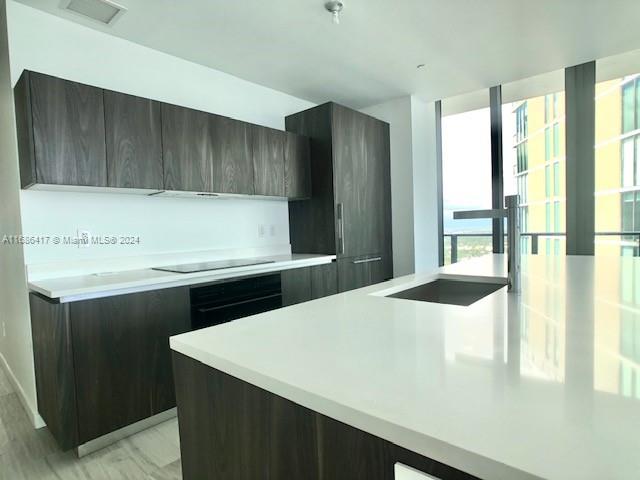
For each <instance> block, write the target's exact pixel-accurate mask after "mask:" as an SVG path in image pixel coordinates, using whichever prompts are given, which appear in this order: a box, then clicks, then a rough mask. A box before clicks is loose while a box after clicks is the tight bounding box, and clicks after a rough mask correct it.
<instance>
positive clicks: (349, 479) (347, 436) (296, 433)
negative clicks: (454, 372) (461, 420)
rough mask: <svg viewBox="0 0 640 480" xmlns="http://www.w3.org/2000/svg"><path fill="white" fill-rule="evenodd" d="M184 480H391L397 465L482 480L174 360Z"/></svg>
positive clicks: (453, 479) (448, 478)
mask: <svg viewBox="0 0 640 480" xmlns="http://www.w3.org/2000/svg"><path fill="white" fill-rule="evenodd" d="M173 368H174V372H175V379H176V399H177V404H178V421H179V424H180V450H181V457H182V475H183V478H184V479H185V480H255V479H268V480H289V479H304V480H393V478H394V472H393V469H394V464H395V463H396V462H398V461H401V462H402V463H405V464H406V465H409V466H411V467H413V468H416V469H418V470H421V471H423V472H425V473H427V474H430V475H437V478H440V479H442V480H477V479H476V477H473V476H471V475H469V474H467V473H464V472H461V471H460V470H456V469H455V468H452V467H450V466H447V465H443V464H441V463H439V462H436V461H434V460H431V459H429V458H426V457H423V456H421V455H418V454H416V453H413V452H409V451H407V450H405V449H403V448H400V447H398V446H396V445H394V444H392V443H390V442H388V441H386V440H384V439H382V438H379V437H376V436H374V435H371V434H369V433H366V432H363V431H362V430H358V429H356V428H354V427H351V426H349V425H346V424H344V423H341V422H339V421H336V420H334V419H332V418H329V417H327V416H325V415H322V414H320V413H318V412H314V411H313V410H309V409H307V408H305V407H302V406H300V405H297V404H295V403H293V402H291V401H289V400H287V399H285V398H282V397H280V396H278V395H275V394H273V393H270V392H267V391H266V390H262V389H260V388H258V387H255V386H253V385H251V384H249V383H246V382H243V381H241V380H239V379H237V378H234V377H232V376H230V375H227V374H225V373H223V372H221V371H219V370H216V369H213V368H210V367H208V366H206V365H204V364H202V363H200V362H198V361H196V360H193V359H191V358H189V357H186V356H184V355H182V354H180V353H177V352H174V353H173Z"/></svg>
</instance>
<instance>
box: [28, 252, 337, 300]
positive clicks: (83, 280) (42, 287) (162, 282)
mask: <svg viewBox="0 0 640 480" xmlns="http://www.w3.org/2000/svg"><path fill="white" fill-rule="evenodd" d="M259 258H260V260H269V261H271V260H272V261H273V263H263V264H260V265H247V266H244V267H233V268H224V269H219V270H210V271H206V272H196V273H173V272H164V271H159V270H152V269H149V268H146V269H139V270H128V271H122V272H114V273H106V274H89V275H77V276H72V277H60V278H47V279H42V280H37V281H31V282H29V289H30V290H32V291H34V292H38V293H40V294H42V295H44V296H46V297H49V298H52V299H58V300H59V301H60V302H61V303H66V302H75V301H79V300H87V299H92V298H101V297H109V296H113V295H123V294H126V293H134V292H144V291H148V290H157V289H162V288H172V287H182V286H186V285H197V284H202V283H210V282H215V281H218V280H224V279H228V278H234V277H243V276H247V275H258V274H262V273H269V272H277V271H281V270H288V269H292V268H302V267H311V266H314V265H323V264H326V263H330V262H331V261H332V260H334V259H335V258H336V257H335V255H305V254H289V255H275V256H265V257H259ZM169 263H171V262H169ZM158 266H161V265H158Z"/></svg>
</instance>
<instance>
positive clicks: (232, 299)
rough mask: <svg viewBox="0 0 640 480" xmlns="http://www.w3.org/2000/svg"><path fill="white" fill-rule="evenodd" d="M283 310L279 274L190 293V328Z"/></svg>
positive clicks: (226, 282)
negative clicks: (277, 309) (281, 308)
mask: <svg viewBox="0 0 640 480" xmlns="http://www.w3.org/2000/svg"><path fill="white" fill-rule="evenodd" d="M280 307H282V287H281V284H280V273H277V274H270V275H261V276H257V277H250V278H243V279H241V280H229V281H224V282H220V283H215V284H213V285H206V286H203V287H195V288H192V289H191V324H192V327H193V329H194V330H195V329H199V328H204V327H210V326H213V325H219V324H221V323H225V322H230V321H231V320H236V319H238V318H242V317H247V316H249V315H255V314H257V313H262V312H267V311H269V310H275V309H276V308H280Z"/></svg>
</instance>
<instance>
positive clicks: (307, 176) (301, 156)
mask: <svg viewBox="0 0 640 480" xmlns="http://www.w3.org/2000/svg"><path fill="white" fill-rule="evenodd" d="M284 191H285V195H286V197H287V198H289V199H291V200H304V199H307V198H311V150H310V143H309V139H308V138H307V137H303V136H301V135H296V134H295V133H291V132H286V133H285V143H284Z"/></svg>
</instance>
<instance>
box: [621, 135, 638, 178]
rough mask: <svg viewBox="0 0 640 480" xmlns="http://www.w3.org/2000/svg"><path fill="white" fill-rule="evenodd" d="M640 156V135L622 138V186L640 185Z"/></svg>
mask: <svg viewBox="0 0 640 480" xmlns="http://www.w3.org/2000/svg"><path fill="white" fill-rule="evenodd" d="M639 157H640V135H637V136H635V137H630V138H626V139H625V140H622V186H623V187H633V186H638V185H640V178H638V177H639V176H640V175H639V173H640V172H639V170H638V160H639Z"/></svg>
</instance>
